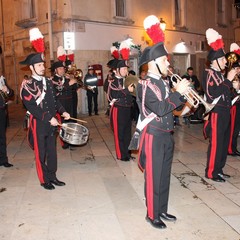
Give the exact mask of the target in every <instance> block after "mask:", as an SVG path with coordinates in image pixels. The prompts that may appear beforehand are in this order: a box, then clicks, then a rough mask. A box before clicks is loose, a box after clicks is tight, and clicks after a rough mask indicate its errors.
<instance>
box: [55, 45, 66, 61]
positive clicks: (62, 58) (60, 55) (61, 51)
mask: <svg viewBox="0 0 240 240" xmlns="http://www.w3.org/2000/svg"><path fill="white" fill-rule="evenodd" d="M66 58H67V55H66V51H65V49H64V48H63V46H58V48H57V59H58V60H59V61H62V62H65V61H66Z"/></svg>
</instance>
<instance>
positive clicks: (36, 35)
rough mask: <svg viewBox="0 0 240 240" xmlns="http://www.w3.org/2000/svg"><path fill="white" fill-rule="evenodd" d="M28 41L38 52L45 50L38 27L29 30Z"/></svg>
mask: <svg viewBox="0 0 240 240" xmlns="http://www.w3.org/2000/svg"><path fill="white" fill-rule="evenodd" d="M29 36H30V42H31V44H32V46H33V47H34V49H35V50H36V51H37V52H39V53H43V52H44V51H45V46H44V41H43V35H42V33H41V32H40V30H39V29H38V28H32V29H30V30H29Z"/></svg>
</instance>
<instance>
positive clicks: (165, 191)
mask: <svg viewBox="0 0 240 240" xmlns="http://www.w3.org/2000/svg"><path fill="white" fill-rule="evenodd" d="M140 151H141V152H140V161H141V162H142V163H144V165H145V166H143V167H144V169H145V172H144V173H145V174H144V175H145V197H146V205H147V215H148V217H149V218H150V219H152V220H153V219H158V218H159V214H160V213H167V210H168V198H169V187H170V177H171V167H172V160H173V151H174V139H173V136H172V134H171V133H161V134H158V135H157V136H156V135H152V134H149V133H146V134H145V135H144V140H143V143H142V146H141V150H140Z"/></svg>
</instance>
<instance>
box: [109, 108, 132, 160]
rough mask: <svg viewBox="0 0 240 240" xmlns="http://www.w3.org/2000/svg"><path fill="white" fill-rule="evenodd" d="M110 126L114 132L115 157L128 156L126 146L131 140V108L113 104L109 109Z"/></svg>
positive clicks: (122, 157)
mask: <svg viewBox="0 0 240 240" xmlns="http://www.w3.org/2000/svg"><path fill="white" fill-rule="evenodd" d="M111 126H112V128H113V133H114V141H115V150H116V156H117V159H124V158H129V157H130V152H129V150H128V146H129V144H130V141H131V126H132V120H131V108H130V107H121V106H113V107H112V109H111Z"/></svg>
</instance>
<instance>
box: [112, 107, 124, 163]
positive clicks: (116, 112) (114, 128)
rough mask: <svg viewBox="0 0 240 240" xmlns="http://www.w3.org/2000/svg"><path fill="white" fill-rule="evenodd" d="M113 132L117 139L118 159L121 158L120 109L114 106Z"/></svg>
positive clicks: (115, 139)
mask: <svg viewBox="0 0 240 240" xmlns="http://www.w3.org/2000/svg"><path fill="white" fill-rule="evenodd" d="M112 114H113V118H112V119H113V133H114V141H115V150H116V155H117V158H118V159H121V158H122V156H121V151H120V146H119V139H118V109H117V108H116V107H113V111H112Z"/></svg>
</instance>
